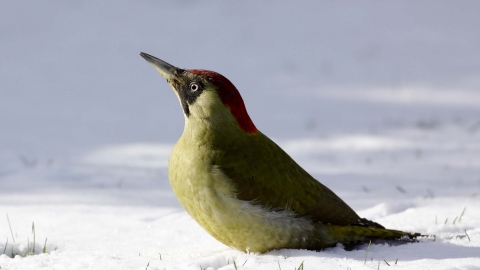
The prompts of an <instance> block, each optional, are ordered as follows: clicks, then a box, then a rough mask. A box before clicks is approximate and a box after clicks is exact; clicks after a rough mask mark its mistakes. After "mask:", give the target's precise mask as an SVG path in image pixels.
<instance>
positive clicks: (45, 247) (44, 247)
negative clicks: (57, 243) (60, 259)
mask: <svg viewBox="0 0 480 270" xmlns="http://www.w3.org/2000/svg"><path fill="white" fill-rule="evenodd" d="M42 251H43V253H47V238H45V244H43V250H42Z"/></svg>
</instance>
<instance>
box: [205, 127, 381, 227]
mask: <svg viewBox="0 0 480 270" xmlns="http://www.w3.org/2000/svg"><path fill="white" fill-rule="evenodd" d="M223 149H229V150H227V152H222V153H219V155H218V156H217V158H216V159H215V161H214V163H215V164H214V165H217V166H218V167H219V168H220V169H221V170H222V171H223V173H224V174H225V175H226V176H227V177H228V178H229V179H230V180H231V181H232V182H233V183H234V185H235V188H236V192H237V198H238V199H240V200H244V201H251V202H253V203H255V204H257V205H261V206H263V207H266V208H269V209H272V210H277V211H282V210H286V209H290V210H291V211H293V212H294V213H295V214H296V215H297V216H300V217H306V218H309V219H311V220H313V221H314V222H318V223H324V224H333V225H357V226H369V227H377V228H383V227H382V226H381V225H379V224H377V223H375V222H372V221H369V220H366V219H362V218H360V217H359V216H358V215H357V214H356V213H355V212H354V211H353V210H352V209H351V208H350V207H349V206H348V205H347V204H346V203H345V202H344V201H343V200H342V199H340V198H339V197H338V196H337V195H336V194H335V193H333V192H332V191H331V190H330V189H329V188H327V187H326V186H324V185H322V184H321V183H320V182H318V181H317V180H315V179H314V178H313V177H312V176H310V174H308V173H307V172H306V171H305V170H304V169H302V168H301V167H300V166H299V165H298V164H297V163H296V162H295V161H294V160H293V159H292V158H291V157H290V156H289V155H288V154H287V153H285V151H283V150H282V149H281V148H280V147H279V146H278V145H277V144H275V143H274V142H273V141H272V140H270V139H269V138H268V137H266V136H265V135H263V134H262V133H260V132H259V133H258V134H256V135H253V136H252V135H251V136H250V137H249V138H248V139H247V140H245V141H243V142H238V141H237V142H236V143H235V146H232V145H230V146H229V147H227V148H223ZM249 160H255V162H248V161H249Z"/></svg>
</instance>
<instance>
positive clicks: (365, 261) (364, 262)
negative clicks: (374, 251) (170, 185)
mask: <svg viewBox="0 0 480 270" xmlns="http://www.w3.org/2000/svg"><path fill="white" fill-rule="evenodd" d="M371 244H372V240H370V242H369V243H368V247H367V252H366V253H365V260H364V261H363V264H366V263H367V256H368V251H369V250H370V245H371Z"/></svg>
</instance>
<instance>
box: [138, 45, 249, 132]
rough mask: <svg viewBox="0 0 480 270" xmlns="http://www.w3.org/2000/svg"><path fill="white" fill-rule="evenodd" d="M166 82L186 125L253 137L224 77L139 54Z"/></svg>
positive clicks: (234, 91)
mask: <svg viewBox="0 0 480 270" xmlns="http://www.w3.org/2000/svg"><path fill="white" fill-rule="evenodd" d="M140 55H141V56H142V57H143V58H145V60H147V61H148V62H149V63H151V64H152V65H153V66H154V67H155V68H156V69H157V70H158V72H160V74H161V75H162V76H163V77H164V78H165V79H166V80H167V82H168V83H169V84H170V86H171V87H172V88H173V90H174V92H175V94H176V95H177V97H178V99H179V101H180V104H181V106H182V109H183V113H184V115H185V119H186V122H189V121H192V120H195V121H196V120H200V121H203V122H207V123H210V124H211V125H214V126H218V127H220V128H229V127H231V128H235V129H236V128H239V129H240V130H242V131H243V132H246V133H248V134H256V133H257V132H258V130H257V128H256V127H255V125H254V124H253V122H252V120H251V119H250V117H249V116H248V113H247V110H246V109H245V104H244V103H243V99H242V97H241V96H240V93H239V92H238V90H237V88H235V86H234V85H233V84H232V83H231V82H230V81H229V80H228V79H227V78H225V77H224V76H222V75H221V74H218V73H216V72H214V71H209V70H202V69H190V70H188V69H187V70H185V69H181V68H177V67H175V66H173V65H170V64H169V63H167V62H165V61H162V60H160V59H158V58H156V57H154V56H151V55H149V54H146V53H143V52H142V53H140Z"/></svg>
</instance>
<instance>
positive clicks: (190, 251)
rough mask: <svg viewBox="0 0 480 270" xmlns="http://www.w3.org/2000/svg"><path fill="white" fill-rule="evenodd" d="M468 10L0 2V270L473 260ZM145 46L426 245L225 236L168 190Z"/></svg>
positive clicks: (477, 233) (479, 44)
mask: <svg viewBox="0 0 480 270" xmlns="http://www.w3.org/2000/svg"><path fill="white" fill-rule="evenodd" d="M479 9H480V3H479V2H476V1H470V2H468V1H456V2H455V3H452V2H451V1H397V2H393V1H388V2H386V1H357V2H350V3H346V2H343V1H325V2H321V1H310V2H306V1H305V2H303V3H301V2H295V1H263V2H258V1H253V0H252V1H222V2H220V1H217V2H214V1H202V2H196V1H186V0H182V1H171V2H165V1H158V2H154V1H136V2H133V1H130V2H127V1H76V2H73V1H70V2H66V1H64V2H59V1H42V2H40V1H21V0H17V1H13V0H11V1H9V0H7V1H2V2H0V254H3V253H5V254H6V255H0V267H1V269H151V270H153V269H159V270H160V269H236V268H237V269H294V268H298V267H299V266H300V265H301V264H302V262H303V269H305V270H307V269H308V270H310V269H378V268H380V269H385V268H388V267H397V268H400V269H480V211H479V210H478V209H480V90H479V89H480V32H479V31H478V25H480V17H479V16H478V10H479ZM140 51H144V52H147V53H150V54H152V55H155V56H157V57H159V58H161V59H164V60H166V61H168V62H170V63H172V64H175V65H178V66H180V67H184V68H204V69H211V70H215V71H218V72H220V73H222V74H224V75H225V76H227V77H228V78H229V79H231V80H232V82H233V83H234V84H235V85H236V86H237V88H239V90H240V92H241V93H242V95H243V97H244V100H245V102H246V105H247V109H248V110H249V114H250V115H251V117H252V119H253V121H254V122H255V124H256V126H257V127H258V128H259V129H260V130H262V132H264V133H265V134H267V135H268V136H270V137H271V138H273V139H274V140H275V141H277V142H278V143H279V144H280V145H281V146H282V147H283V148H284V149H285V150H286V151H287V152H288V153H290V154H291V155H292V156H293V157H294V158H295V159H296V160H297V161H298V162H299V163H300V164H301V165H302V166H304V167H305V168H306V169H307V170H308V171H309V172H310V173H311V174H313V175H314V176H315V177H316V178H317V179H318V180H319V181H321V182H322V183H324V184H325V185H327V186H329V187H330V188H331V189H333V190H334V191H335V192H336V193H337V194H338V195H339V196H340V197H341V198H343V199H344V200H345V201H346V202H347V203H348V204H349V205H351V206H352V207H353V208H354V209H355V210H357V211H358V212H359V214H360V215H361V216H364V217H366V218H370V219H373V220H375V221H377V222H379V223H381V224H383V225H384V226H386V227H389V228H394V229H401V230H407V231H415V232H421V233H426V234H434V235H436V236H437V237H436V239H435V241H431V240H422V241H421V242H420V243H409V244H403V245H392V243H385V244H382V243H376V244H372V245H371V246H370V248H369V251H368V254H366V253H367V252H366V250H367V245H361V246H358V247H357V248H356V249H355V250H352V251H345V250H344V249H342V248H341V247H336V248H330V249H327V250H324V251H320V252H314V251H305V250H278V251H272V252H269V253H267V254H261V255H260V254H245V253H242V252H239V251H236V250H232V249H231V248H229V247H226V246H224V245H223V244H221V243H219V242H218V241H216V240H215V239H214V238H212V237H211V236H210V235H208V234H207V233H206V232H205V231H203V230H202V229H201V228H200V227H199V225H197V224H196V223H195V222H194V221H193V220H192V219H191V218H190V217H189V216H188V214H186V212H185V211H184V210H183V209H182V208H181V207H180V205H179V204H178V202H177V201H176V199H175V197H174V195H173V193H172V191H171V189H170V186H169V183H168V176H167V160H168V156H169V153H170V150H171V148H172V147H173V144H174V143H175V140H176V139H177V138H178V137H179V136H180V134H181V132H182V129H183V116H182V113H181V109H180V106H179V105H178V101H177V99H176V97H175V96H174V94H173V93H172V91H171V89H170V87H169V86H168V85H167V84H166V82H165V81H164V80H163V79H162V78H161V77H160V75H158V73H156V71H155V70H154V69H152V67H151V66H150V65H148V63H146V62H145V61H144V60H143V59H142V58H141V57H140V56H139V55H138V53H139V52H140ZM7 214H8V217H9V220H10V224H9V222H8V220H7ZM32 222H34V224H35V230H34V232H35V253H37V255H31V256H26V257H22V256H16V257H15V258H11V254H12V252H13V253H14V254H17V253H18V254H20V255H22V254H25V253H26V252H32V250H33V248H32V246H33V239H34V234H33V231H32ZM10 226H11V229H12V232H11V231H10ZM12 234H13V237H14V238H15V240H13V237H12ZM45 239H47V241H46V244H45ZM44 247H45V251H46V254H43V249H44ZM365 258H366V261H365ZM395 262H396V263H395ZM387 263H388V264H390V266H389V265H387Z"/></svg>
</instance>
